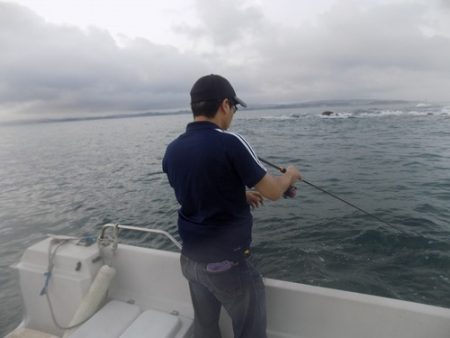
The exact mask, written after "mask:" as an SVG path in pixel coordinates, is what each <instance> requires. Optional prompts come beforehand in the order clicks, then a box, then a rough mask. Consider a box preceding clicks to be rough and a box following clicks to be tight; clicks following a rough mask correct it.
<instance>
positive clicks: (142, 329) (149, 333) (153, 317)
mask: <svg viewBox="0 0 450 338" xmlns="http://www.w3.org/2000/svg"><path fill="white" fill-rule="evenodd" d="M180 327H181V321H180V318H179V317H177V316H174V315H170V314H168V313H165V312H160V311H156V310H147V311H145V312H143V313H141V315H140V316H139V317H138V318H137V319H136V320H135V321H134V322H133V323H132V324H131V326H130V327H129V328H128V329H127V330H126V331H125V332H124V333H123V334H122V335H121V336H120V338H137V337H145V338H174V337H175V335H176V334H177V332H178V331H179V329H180Z"/></svg>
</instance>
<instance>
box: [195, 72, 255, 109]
mask: <svg viewBox="0 0 450 338" xmlns="http://www.w3.org/2000/svg"><path fill="white" fill-rule="evenodd" d="M223 99H230V100H233V101H234V104H240V105H241V106H242V107H247V104H246V103H245V102H244V101H242V100H241V99H240V98H238V97H237V96H236V92H235V91H234V89H233V87H232V86H231V84H230V82H229V81H228V80H227V79H225V78H224V77H223V76H220V75H216V74H211V75H206V76H203V77H201V78H200V79H198V80H197V81H196V82H195V83H194V85H193V86H192V89H191V104H192V103H197V102H202V101H220V100H223Z"/></svg>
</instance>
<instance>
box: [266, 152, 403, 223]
mask: <svg viewBox="0 0 450 338" xmlns="http://www.w3.org/2000/svg"><path fill="white" fill-rule="evenodd" d="M258 159H259V160H260V161H261V162H263V163H265V164H267V165H269V166H271V167H272V168H275V169H277V170H279V171H280V172H282V173H283V174H284V173H285V172H286V168H283V167H280V166H278V165H276V164H274V163H272V162H269V161H267V160H266V159H264V158H261V157H258ZM302 182H303V183H306V184H307V185H309V186H311V187H313V188H315V189H317V190H319V191H321V192H323V193H325V194H327V195H329V196H331V197H333V198H335V199H337V200H339V201H341V202H344V203H345V204H347V205H349V206H351V207H353V208H355V209H357V210H359V211H361V212H362V213H364V214H366V215H367V216H370V217H372V218H374V219H376V220H377V221H379V222H381V223H383V224H386V225H388V226H390V227H392V228H395V227H394V226H393V225H392V224H389V223H388V222H386V221H383V220H382V219H381V218H379V217H377V216H375V215H373V214H371V213H369V212H367V211H365V210H364V209H361V208H360V207H358V206H356V205H354V204H353V203H350V202H348V201H346V200H344V199H343V198H341V197H339V196H337V195H335V194H333V193H331V192H329V191H326V190H325V189H322V188H320V187H318V186H317V185H315V184H312V183H311V182H308V181H307V180H305V179H302ZM395 229H396V228H395ZM397 230H398V229H397Z"/></svg>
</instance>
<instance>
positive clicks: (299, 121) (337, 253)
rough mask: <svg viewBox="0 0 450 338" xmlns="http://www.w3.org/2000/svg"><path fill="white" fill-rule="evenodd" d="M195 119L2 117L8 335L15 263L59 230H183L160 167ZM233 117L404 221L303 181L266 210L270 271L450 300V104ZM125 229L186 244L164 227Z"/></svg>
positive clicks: (3, 321)
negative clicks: (291, 195)
mask: <svg viewBox="0 0 450 338" xmlns="http://www.w3.org/2000/svg"><path fill="white" fill-rule="evenodd" d="M324 110H332V111H334V112H336V114H334V115H332V116H329V117H326V116H322V115H321V112H322V111H324ZM190 121H191V116H190V114H174V115H156V116H141V117H133V118H117V119H98V120H97V119H88V120H85V119H83V118H80V119H70V120H67V121H64V120H55V121H38V120H35V121H34V122H32V123H23V122H21V123H18V124H12V123H9V124H3V125H2V124H0V238H1V240H0V257H1V258H0V304H2V305H1V310H0V336H3V335H4V334H5V333H6V332H9V331H10V330H12V329H13V328H14V327H15V326H16V325H17V324H18V323H19V322H20V320H21V316H22V302H21V298H20V291H19V289H18V277H17V274H16V272H15V271H14V270H13V269H11V268H10V267H9V266H10V265H11V264H13V263H15V262H17V261H18V260H19V259H20V256H21V254H22V252H23V250H24V249H25V248H26V247H27V246H29V245H30V244H32V243H35V242H37V241H39V240H41V239H43V238H44V236H45V235H46V234H48V233H53V234H55V233H56V234H69V235H83V234H97V232H98V230H99V229H100V227H101V225H102V224H105V223H108V222H115V223H121V224H127V225H134V226H143V227H152V228H158V229H164V230H167V231H169V232H170V233H172V234H173V235H175V237H178V236H177V231H176V217H177V215H176V211H177V209H178V205H177V203H176V201H175V198H174V196H173V192H172V191H171V188H170V186H169V185H168V182H167V179H166V178H165V177H164V176H162V175H158V174H155V173H156V172H158V171H160V170H161V159H162V156H163V154H164V150H165V147H166V145H167V144H168V143H169V142H170V140H172V139H173V138H174V137H176V136H177V135H178V134H180V133H181V132H183V130H184V128H185V125H186V124H187V123H188V122H190ZM231 129H232V130H233V131H235V132H238V133H240V134H242V135H243V136H244V137H245V138H246V139H247V140H248V141H249V142H250V143H251V144H252V145H253V148H254V149H255V150H256V152H257V153H258V155H259V156H261V157H263V158H266V159H268V160H270V161H272V162H274V163H277V164H279V165H282V166H285V165H288V164H295V165H297V166H299V167H300V169H301V171H302V172H303V174H304V176H305V179H307V180H308V181H310V182H312V183H314V184H316V185H318V186H320V187H322V188H324V189H326V190H329V191H330V192H333V193H334V194H337V195H339V196H340V197H342V198H344V199H346V200H348V201H350V202H352V203H354V204H356V205H358V206H359V207H361V208H363V209H365V210H367V211H368V212H370V213H373V214H374V215H376V216H377V217H380V218H382V219H383V220H385V221H386V222H388V223H389V224H391V225H392V226H388V225H385V224H383V223H380V222H378V221H377V220H375V219H373V218H370V217H368V216H366V215H364V214H362V213H360V212H359V211H357V210H354V209H352V208H351V207H349V206H347V205H345V204H343V203H342V202H340V201H337V200H335V199H333V198H331V197H330V196H328V195H326V194H324V193H322V192H320V191H317V190H316V189H314V188H312V187H310V186H308V185H305V184H303V183H299V184H297V188H298V194H297V197H296V198H295V199H285V200H284V199H283V200H280V201H277V202H270V201H267V202H265V204H264V206H263V207H262V208H259V209H256V210H254V211H253V215H254V220H255V222H254V228H253V244H254V250H253V259H254V262H255V264H256V265H257V267H258V269H259V271H260V272H261V273H263V275H265V276H266V277H271V278H279V279H284V280H289V281H294V282H301V283H306V284H311V285H318V286H324V287H331V288H337V289H342V290H350V291H356V292H362V293H367V294H373V295H381V296H386V297H391V298H398V299H404V300H410V301H415V302H420V303H425V304H433V305H439V306H444V307H450V298H449V297H448V295H449V294H450V270H449V267H450V241H449V238H450V237H449V235H450V222H449V220H450V208H449V206H450V105H445V104H429V103H417V102H415V103H414V102H398V103H384V104H383V103H373V104H369V103H364V104H362V103H352V102H349V103H348V105H343V104H340V105H338V106H335V107H332V106H331V107H330V106H327V107H321V106H316V107H304V108H286V109H278V110H275V109H271V110H269V109H266V110H246V111H239V112H238V113H237V114H236V115H235V119H234V121H233V125H232V128H231ZM269 171H271V172H273V173H274V174H276V172H275V171H273V170H272V169H269ZM123 240H124V241H126V242H129V243H135V244H138V245H143V246H153V247H158V248H164V249H169V250H175V249H174V248H173V247H172V246H171V244H170V243H168V242H167V241H165V240H164V239H161V238H156V237H153V236H141V235H136V234H131V233H129V234H125V236H124V239H123Z"/></svg>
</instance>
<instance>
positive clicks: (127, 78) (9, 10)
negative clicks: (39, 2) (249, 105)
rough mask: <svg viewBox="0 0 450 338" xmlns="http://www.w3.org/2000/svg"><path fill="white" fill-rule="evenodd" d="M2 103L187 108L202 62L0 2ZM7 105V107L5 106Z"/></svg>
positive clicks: (44, 107)
mask: <svg viewBox="0 0 450 338" xmlns="http://www.w3.org/2000/svg"><path fill="white" fill-rule="evenodd" d="M0 32H1V33H0V46H1V50H2V56H1V57H0V102H1V105H2V106H3V107H4V109H12V108H14V107H16V108H27V110H30V111H46V112H64V111H69V112H70V111H73V112H80V111H86V112H98V111H136V110H145V109H152V108H161V107H162V108H165V107H185V106H186V102H188V96H187V93H186V90H187V88H189V87H190V86H191V83H192V82H193V81H194V80H195V78H196V77H197V76H198V74H199V73H203V72H205V69H206V68H205V67H204V65H203V64H202V62H201V61H199V60H198V59H195V58H194V57H190V56H189V55H182V54H181V53H180V52H179V51H178V50H177V49H175V48H174V47H170V46H159V45H155V44H152V43H151V42H149V41H147V40H144V39H134V40H127V41H126V42H125V43H126V46H124V47H119V46H118V45H117V43H116V42H115V40H114V39H113V38H112V37H111V36H110V35H109V33H108V32H106V31H102V30H100V29H97V28H91V29H89V30H88V31H82V30H81V29H78V28H75V27H69V26H58V25H53V24H50V23H47V22H45V21H44V20H43V19H42V18H40V17H38V16H37V15H36V14H34V13H33V12H32V11H30V10H28V9H26V8H24V7H21V6H17V5H13V4H8V3H1V2H0ZM5 107H6V108H5Z"/></svg>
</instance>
